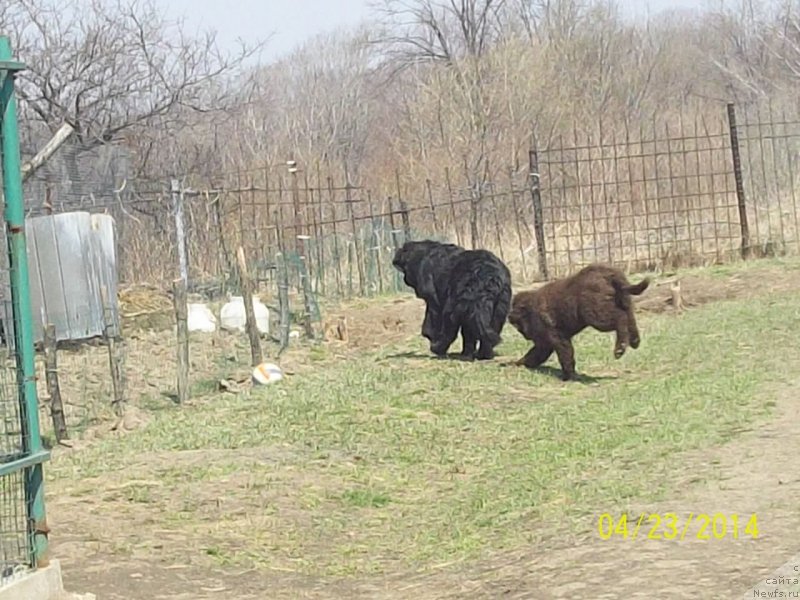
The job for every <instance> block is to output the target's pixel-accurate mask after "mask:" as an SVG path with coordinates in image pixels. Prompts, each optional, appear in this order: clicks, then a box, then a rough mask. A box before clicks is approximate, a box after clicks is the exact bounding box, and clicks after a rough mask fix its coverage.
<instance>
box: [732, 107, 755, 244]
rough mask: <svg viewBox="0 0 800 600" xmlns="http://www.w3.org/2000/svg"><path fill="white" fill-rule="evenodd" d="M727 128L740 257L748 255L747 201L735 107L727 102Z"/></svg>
mask: <svg viewBox="0 0 800 600" xmlns="http://www.w3.org/2000/svg"><path fill="white" fill-rule="evenodd" d="M728 128H729V130H730V136H731V156H732V157H733V176H734V179H735V180H736V200H737V202H738V205H739V227H740V228H741V231H742V258H747V257H748V256H749V255H750V226H749V224H748V222H747V203H746V201H745V195H744V179H743V177H742V159H741V155H740V154H739V131H738V129H737V127H736V108H735V106H734V104H733V102H729V103H728Z"/></svg>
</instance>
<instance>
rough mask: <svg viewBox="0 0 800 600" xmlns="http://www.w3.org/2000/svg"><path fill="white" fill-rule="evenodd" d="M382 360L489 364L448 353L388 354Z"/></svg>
mask: <svg viewBox="0 0 800 600" xmlns="http://www.w3.org/2000/svg"><path fill="white" fill-rule="evenodd" d="M384 358H417V359H420V360H455V361H460V362H479V363H480V362H491V361H486V360H476V359H472V360H470V359H468V358H465V357H464V356H462V355H461V354H459V353H457V352H450V353H448V354H446V355H445V356H436V355H435V354H426V353H424V352H413V351H410V352H399V353H397V354H388V355H386V356H385V357H384Z"/></svg>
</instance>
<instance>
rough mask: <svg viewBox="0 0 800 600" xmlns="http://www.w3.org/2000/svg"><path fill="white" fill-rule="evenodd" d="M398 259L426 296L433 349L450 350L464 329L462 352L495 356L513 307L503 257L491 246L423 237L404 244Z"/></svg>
mask: <svg viewBox="0 0 800 600" xmlns="http://www.w3.org/2000/svg"><path fill="white" fill-rule="evenodd" d="M392 264H393V265H394V267H395V268H396V269H397V270H398V271H400V272H401V273H403V281H405V283H406V285H408V286H409V287H411V288H412V289H413V290H414V293H415V294H416V296H417V298H421V299H423V300H424V301H425V319H424V321H423V323H422V335H423V336H424V337H425V338H427V339H428V340H430V342H431V345H430V348H431V352H433V353H434V354H436V355H438V356H444V355H445V354H447V351H448V349H449V348H450V346H451V345H452V344H453V342H454V341H455V339H456V337H457V336H458V332H459V330H460V331H461V337H462V339H463V348H462V351H461V355H462V357H464V358H467V359H473V358H477V359H479V360H490V359H492V358H494V348H495V346H497V345H498V344H499V343H500V341H501V338H500V334H501V332H502V330H503V326H504V324H505V321H506V318H507V317H508V312H509V310H510V308H511V273H510V272H509V270H508V267H506V266H505V265H504V264H503V262H502V261H501V260H500V259H499V258H497V257H496V256H495V255H494V254H492V253H491V252H489V251H488V250H466V249H464V248H462V247H461V246H457V245H455V244H448V243H441V242H435V241H432V240H422V241H410V242H406V243H405V244H403V246H402V247H401V248H399V249H398V250H397V252H396V253H395V256H394V260H393V261H392ZM478 342H480V348H478ZM476 350H477V352H476Z"/></svg>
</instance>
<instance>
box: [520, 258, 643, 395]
mask: <svg viewBox="0 0 800 600" xmlns="http://www.w3.org/2000/svg"><path fill="white" fill-rule="evenodd" d="M649 285H650V279H649V278H645V279H643V280H642V281H641V282H639V283H637V284H636V285H631V284H630V282H629V281H628V279H627V278H626V277H625V274H624V273H623V272H622V271H620V270H619V269H615V268H612V267H608V266H605V265H601V264H593V265H589V266H588V267H585V268H584V269H582V270H581V271H579V272H578V273H576V274H575V275H572V276H571V277H566V278H563V279H558V280H556V281H552V282H550V283H547V284H545V285H544V286H542V287H541V288H539V289H538V290H535V291H525V292H519V293H518V294H516V295H515V296H514V298H513V300H512V304H511V312H510V313H509V315H508V321H509V323H511V324H512V325H513V326H514V327H515V328H516V329H517V331H519V332H520V333H521V334H522V336H523V337H525V339H527V340H530V341H532V342H533V343H534V345H533V347H532V348H531V349H530V350H529V351H528V353H527V354H525V356H524V357H522V358H521V359H520V360H519V361H517V364H518V365H525V366H526V367H528V368H531V369H534V368H536V367H538V366H539V365H541V364H542V363H544V362H545V361H546V360H547V359H548V358H550V355H552V354H553V352H554V351H555V353H556V355H557V356H558V362H559V363H560V364H561V371H562V374H561V377H562V379H563V380H564V381H568V380H570V379H575V378H576V377H577V375H576V373H575V351H574V349H573V347H572V341H571V338H572V337H573V336H575V335H576V334H578V333H580V332H581V331H583V330H584V329H585V328H586V327H593V328H594V329H597V330H598V331H604V332H605V331H616V333H617V336H616V343H615V344H614V357H615V358H620V357H621V356H622V355H623V354H624V353H625V349H626V348H627V347H628V346H630V347H631V348H638V347H639V341H640V339H639V329H638V328H637V326H636V318H635V317H634V314H633V302H632V300H631V295H639V294H641V293H642V292H644V291H645V290H646V289H647V287H648V286H649Z"/></svg>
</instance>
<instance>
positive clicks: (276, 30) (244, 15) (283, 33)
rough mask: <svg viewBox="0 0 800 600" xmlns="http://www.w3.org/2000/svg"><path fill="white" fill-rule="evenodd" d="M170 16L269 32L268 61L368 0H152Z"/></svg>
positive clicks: (674, 3) (227, 38)
mask: <svg viewBox="0 0 800 600" xmlns="http://www.w3.org/2000/svg"><path fill="white" fill-rule="evenodd" d="M157 2H158V3H159V4H160V5H161V6H162V7H163V9H164V10H165V11H166V12H167V14H168V15H169V16H170V17H171V18H173V19H176V18H184V19H185V23H186V25H187V26H188V27H189V28H192V29H195V28H197V29H201V30H205V29H209V28H211V29H215V30H216V31H217V33H218V40H219V42H220V45H221V46H222V47H223V48H228V49H233V48H235V44H236V40H237V38H241V39H243V40H244V41H246V42H251V43H252V42H255V41H257V40H263V39H266V38H269V40H268V42H267V44H266V46H265V48H264V51H263V52H262V55H261V60H262V61H264V62H269V61H271V60H274V59H275V58H277V57H279V56H281V55H283V54H286V53H287V52H289V51H291V50H292V49H293V48H295V47H296V46H298V45H300V44H302V43H303V42H304V41H306V40H308V39H309V38H311V37H313V36H315V35H317V34H319V33H323V32H328V31H331V30H333V29H336V28H339V27H347V26H352V25H357V24H358V23H359V22H360V21H361V20H363V19H366V18H368V17H369V16H370V9H369V6H368V1H367V0H227V1H223V0H157ZM620 2H621V5H622V6H623V7H624V9H625V10H626V11H627V12H628V14H630V15H631V16H635V17H639V18H642V17H646V16H647V15H648V14H653V13H655V12H658V11H660V10H663V9H668V8H693V7H697V6H698V5H701V4H702V3H703V0H620Z"/></svg>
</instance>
